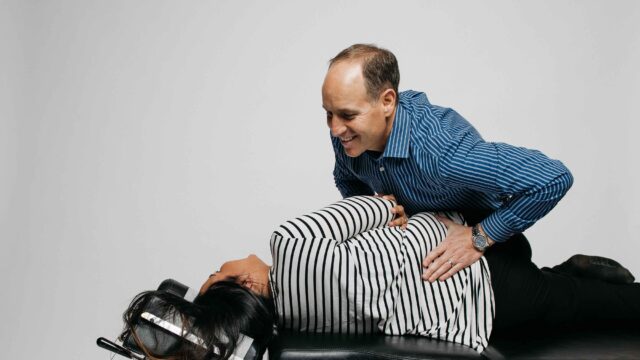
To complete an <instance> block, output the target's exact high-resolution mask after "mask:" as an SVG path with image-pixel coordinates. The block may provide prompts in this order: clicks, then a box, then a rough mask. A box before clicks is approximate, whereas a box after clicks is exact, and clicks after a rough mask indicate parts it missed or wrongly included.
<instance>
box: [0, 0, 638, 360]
mask: <svg viewBox="0 0 640 360" xmlns="http://www.w3.org/2000/svg"><path fill="white" fill-rule="evenodd" d="M638 19H640V3H639V2H634V1H550V0H545V1H540V0H535V1H524V2H517V3H516V2H511V1H491V2H482V3H479V2H475V1H464V2H461V1H448V2H445V1H415V2H412V1H404V2H393V3H392V2H372V1H348V2H347V1H317V2H313V3H311V2H300V1H279V2H266V1H232V0H228V1H192V2H188V1H173V2H169V1H158V0H149V1H124V0H116V1H87V0H76V1H71V0H62V1H8V2H7V1H2V2H1V5H0V31H1V33H0V34H1V35H0V36H1V38H0V39H1V44H2V46H0V55H1V57H0V61H1V65H2V66H1V70H0V71H1V73H0V116H1V126H2V127H1V128H0V162H1V163H0V165H1V167H0V171H1V173H0V175H1V176H0V186H1V187H0V216H1V218H0V236H1V241H2V250H0V257H1V258H0V270H1V275H0V276H2V284H3V291H2V294H3V295H2V297H1V300H0V311H2V318H3V320H4V324H3V326H2V327H0V341H1V342H2V347H1V348H2V352H3V354H2V357H3V358H7V359H32V358H40V357H44V358H49V359H107V358H108V357H109V356H108V354H107V353H106V351H103V350H100V349H98V348H97V347H96V346H95V345H94V341H95V338H96V337H98V336H101V335H107V336H110V337H112V336H114V335H116V333H117V332H118V331H119V330H120V328H121V321H120V315H121V313H122V311H123V310H124V309H125V307H126V305H127V304H128V302H129V300H130V299H131V298H132V297H133V295H134V294H136V293H137V292H139V291H141V290H144V289H150V288H155V287H156V286H157V285H158V283H159V282H160V281H161V280H162V279H165V278H168V277H173V278H176V279H179V280H181V281H183V282H186V283H188V284H191V285H193V286H199V285H200V283H201V281H203V280H204V279H205V278H206V276H207V275H208V274H209V273H210V271H211V270H212V269H215V268H216V267H217V266H218V265H219V264H221V263H222V262H223V261H225V260H228V259H232V258H236V257H243V256H246V255H247V254H249V253H250V252H253V253H256V254H258V255H259V256H261V257H262V258H265V259H268V258H269V251H268V240H269V236H270V233H271V230H272V229H273V228H274V226H276V225H277V224H278V223H279V222H280V221H282V220H284V219H286V218H288V217H291V216H295V215H298V214H300V213H302V212H305V211H310V210H315V209H317V208H319V207H321V206H324V205H326V204H328V203H330V202H332V201H334V200H336V199H338V197H339V194H338V192H337V190H336V189H335V188H334V186H333V179H332V176H331V171H332V168H333V155H332V150H331V145H330V142H329V131H328V129H327V128H326V125H325V118H324V112H323V110H322V108H321V96H320V86H321V84H322V80H323V76H324V73H325V71H326V65H327V61H328V60H329V59H330V58H331V57H332V56H334V55H335V54H336V53H337V52H338V51H340V50H341V49H343V48H344V47H346V46H348V45H350V44H352V43H355V42H371V43H376V44H378V45H380V46H383V47H387V48H389V49H390V50H392V51H393V52H394V53H395V54H396V56H397V57H398V59H399V62H400V69H401V83H400V88H401V89H415V90H421V91H425V92H427V95H428V96H429V98H430V100H431V101H432V102H433V103H435V104H438V105H443V106H450V107H453V108H454V109H456V110H457V111H458V112H460V113H461V114H462V115H463V116H465V117H466V118H467V119H469V120H470V121H471V122H472V123H473V124H474V125H475V126H476V127H477V129H478V130H479V131H480V132H481V133H482V134H483V135H484V137H485V139H487V140H491V141H503V142H508V143H512V144H516V145H521V146H527V147H531V148H536V149H539V150H542V151H543V152H545V153H546V154H547V155H549V156H551V157H553V158H557V159H561V160H562V161H563V162H564V163H565V164H566V165H567V166H568V167H569V168H570V169H571V171H572V172H573V174H574V176H575V183H574V186H573V188H572V190H571V191H570V192H569V193H568V195H567V196H566V197H565V199H564V200H562V201H561V202H560V204H559V205H558V206H557V208H556V209H555V210H554V211H552V212H551V213H550V214H549V215H548V216H547V217H546V218H545V219H543V220H541V221H540V222H539V223H538V224H536V225H535V226H534V227H533V228H532V229H530V230H529V231H527V233H526V234H527V235H528V237H529V239H530V241H531V243H532V246H533V250H534V260H535V261H536V263H538V264H539V265H541V266H544V265H554V264H556V263H559V262H561V261H563V260H564V259H566V258H567V257H569V256H570V255H572V254H574V253H577V252H582V253H587V254H602V255H606V256H610V257H613V258H615V259H617V260H619V261H620V262H622V263H623V264H624V265H626V266H627V267H628V268H629V269H630V270H632V272H634V273H635V274H636V275H638V276H640V260H638V258H637V257H638V253H639V252H640V245H639V242H638V238H639V233H640V220H638V214H639V211H638V210H639V208H638V207H639V205H638V204H639V203H640V193H639V190H638V186H637V184H639V183H640V165H639V164H638V161H637V160H636V157H637V153H638V146H637V138H638V134H639V133H640V132H639V130H640V129H639V125H638V118H639V117H640V116H639V115H640V110H638V108H637V107H636V106H635V105H637V103H638V100H640V74H639V71H638V68H637V66H638V65H637V64H640V22H638ZM633 64H636V65H633Z"/></svg>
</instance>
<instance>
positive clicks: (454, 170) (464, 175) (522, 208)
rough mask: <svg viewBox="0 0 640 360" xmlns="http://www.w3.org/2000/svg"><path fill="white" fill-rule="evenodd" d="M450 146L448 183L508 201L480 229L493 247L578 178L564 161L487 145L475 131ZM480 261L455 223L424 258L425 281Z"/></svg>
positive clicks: (444, 165) (467, 233) (445, 169)
mask: <svg viewBox="0 0 640 360" xmlns="http://www.w3.org/2000/svg"><path fill="white" fill-rule="evenodd" d="M454 115H455V116H460V115H457V114H456V113H454ZM447 136H448V135H447ZM446 143H448V144H449V146H448V147H447V148H446V149H444V151H442V152H441V153H440V158H439V170H440V174H441V176H442V177H443V179H444V181H446V182H447V183H448V184H451V186H459V187H464V188H467V189H472V190H475V191H479V192H483V193H490V194H494V195H495V196H496V197H497V199H503V205H502V206H501V207H500V208H498V209H497V210H496V211H494V212H493V213H492V214H490V215H489V216H488V217H487V218H485V219H484V220H482V222H481V223H480V225H479V227H480V230H481V232H484V234H485V235H486V236H487V237H488V238H489V243H493V242H503V241H506V240H507V239H508V238H510V237H511V236H512V235H513V234H516V233H520V232H523V231H524V230H525V229H527V228H529V227H530V226H531V225H533V224H534V223H535V222H536V221H537V220H539V219H540V218H542V217H543V216H544V215H546V214H547V213H548V212H549V211H551V209H553V207H554V206H555V205H556V204H557V203H558V201H560V199H561V198H562V197H563V196H564V195H565V194H566V192H567V191H568V190H569V188H570V187H571V185H572V184H573V176H572V175H571V173H570V172H569V170H568V169H567V168H566V167H565V166H564V165H563V164H562V163H561V162H560V161H558V160H552V159H550V158H548V157H547V156H545V155H544V154H542V153H541V152H539V151H537V150H530V149H526V148H522V147H516V146H512V145H509V144H504V143H489V142H485V141H484V140H482V138H481V137H480V136H479V135H478V134H477V132H475V130H473V129H470V130H469V131H467V132H465V133H463V134H460V135H459V136H458V137H457V138H456V137H454V136H451V138H449V139H447V141H446ZM481 256H482V252H480V251H478V250H476V249H475V248H474V247H473V245H472V242H471V228H470V227H466V226H462V225H457V224H452V225H451V226H450V227H449V234H448V235H447V238H446V239H445V241H443V243H442V244H441V245H440V246H438V248H437V249H435V250H434V251H432V252H431V253H430V254H429V255H428V256H427V258H425V261H424V263H423V265H424V266H425V267H427V266H428V268H427V269H426V271H425V273H424V278H425V279H429V280H431V281H433V280H435V279H441V280H444V279H446V278H448V277H449V276H450V275H453V274H455V273H456V272H457V271H459V270H460V269H463V268H465V267H466V266H469V265H470V264H472V263H473V262H475V261H477V260H478V259H479V258H480V257H481ZM453 264H455V265H453Z"/></svg>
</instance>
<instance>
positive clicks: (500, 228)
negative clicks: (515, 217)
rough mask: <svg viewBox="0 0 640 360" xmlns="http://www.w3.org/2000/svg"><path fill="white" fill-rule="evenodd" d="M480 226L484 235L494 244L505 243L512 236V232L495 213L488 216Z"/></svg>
mask: <svg viewBox="0 0 640 360" xmlns="http://www.w3.org/2000/svg"><path fill="white" fill-rule="evenodd" d="M480 224H481V225H482V230H484V233H485V234H487V236H488V237H489V238H490V239H491V240H493V241H495V242H505V241H507V240H508V239H509V238H510V237H512V236H513V234H514V232H513V230H511V228H509V227H508V226H507V224H506V223H505V222H504V221H503V220H502V219H500V217H499V216H498V214H496V213H493V214H491V215H489V216H488V217H487V218H486V219H484V220H482V221H481V222H480Z"/></svg>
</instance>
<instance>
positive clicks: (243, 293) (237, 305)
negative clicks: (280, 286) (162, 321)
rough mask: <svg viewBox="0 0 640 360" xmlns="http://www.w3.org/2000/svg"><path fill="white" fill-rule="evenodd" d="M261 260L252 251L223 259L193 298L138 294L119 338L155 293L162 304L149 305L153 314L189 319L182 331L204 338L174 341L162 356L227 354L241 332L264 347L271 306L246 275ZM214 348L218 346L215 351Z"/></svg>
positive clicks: (271, 325) (200, 359) (270, 329)
mask: <svg viewBox="0 0 640 360" xmlns="http://www.w3.org/2000/svg"><path fill="white" fill-rule="evenodd" d="M260 263H261V264H264V263H262V261H260V260H259V259H258V258H257V257H256V256H255V255H250V256H249V257H247V258H245V259H241V260H235V261H229V262H226V263H225V264H224V265H223V266H222V267H221V268H220V270H219V272H217V275H216V276H217V277H218V278H217V280H215V281H209V280H207V282H208V283H209V285H208V286H206V287H205V286H203V288H202V290H201V292H200V294H199V295H198V296H197V297H196V298H195V299H194V301H193V302H188V301H186V300H184V299H182V298H180V297H178V296H176V295H173V294H171V293H168V292H165V291H147V292H143V293H141V294H139V295H138V296H136V297H135V298H134V300H133V301H132V302H131V304H130V305H129V307H128V309H127V310H126V311H125V313H124V315H123V319H124V322H125V328H124V331H123V332H122V334H121V335H120V338H121V339H124V338H125V337H126V336H129V335H132V336H134V335H135V334H131V333H132V331H133V329H135V325H136V324H137V323H138V322H139V321H141V320H139V319H140V316H141V314H142V312H143V311H144V309H145V307H146V306H147V305H148V304H149V302H150V301H154V300H153V299H154V298H155V299H158V298H159V299H161V300H162V301H161V302H160V304H161V308H160V309H156V310H154V311H155V315H157V316H159V317H161V318H165V316H167V315H169V316H170V317H176V316H177V317H179V318H181V319H190V321H182V323H183V324H185V325H183V333H184V334H188V333H191V334H194V335H195V336H197V337H198V338H200V339H202V340H203V345H204V346H200V345H197V344H194V343H193V342H190V341H182V342H180V346H179V347H177V348H175V349H172V350H171V355H170V356H169V357H164V358H166V359H180V360H182V359H184V360H186V359H190V360H191V359H195V360H205V359H227V358H229V357H230V356H231V355H232V354H233V353H234V352H235V350H236V348H237V346H238V345H239V338H240V335H241V334H243V335H246V336H249V337H251V338H252V339H253V340H254V341H255V342H256V343H257V344H258V345H259V346H260V347H261V348H266V346H267V344H268V343H269V341H270V340H271V339H272V338H273V336H274V330H275V324H276V313H275V306H274V304H273V301H272V300H271V299H270V298H268V297H266V296H263V295H262V294H261V293H260V291H254V290H253V289H252V288H251V286H248V283H247V279H246V274H247V271H253V270H256V269H258V268H260V269H262V268H261V267H260ZM247 265H248V266H247ZM264 266H266V264H264ZM267 268H268V266H267ZM242 275H244V276H245V278H244V279H242V278H241V276H242ZM154 306H156V307H157V305H154ZM134 338H135V337H134ZM138 345H140V343H139V342H138ZM139 347H140V346H139ZM214 349H217V351H218V354H216V352H215V351H214ZM142 350H143V351H144V352H145V353H146V355H147V356H149V357H155V358H160V357H158V356H156V355H157V354H156V355H154V354H153V353H151V352H150V351H148V349H144V348H142Z"/></svg>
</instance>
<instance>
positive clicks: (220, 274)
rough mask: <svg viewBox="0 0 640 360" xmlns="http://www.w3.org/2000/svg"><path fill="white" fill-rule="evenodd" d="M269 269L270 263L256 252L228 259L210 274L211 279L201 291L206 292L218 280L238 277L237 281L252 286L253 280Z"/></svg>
mask: <svg viewBox="0 0 640 360" xmlns="http://www.w3.org/2000/svg"><path fill="white" fill-rule="evenodd" d="M268 271H269V265H267V264H265V263H264V261H262V260H260V258H258V257H257V256H255V255H254V254H251V255H249V256H247V257H246V258H243V259H238V260H231V261H227V262H225V263H224V264H222V266H220V268H219V269H218V270H217V271H216V272H214V273H213V274H211V276H209V279H207V281H206V282H205V284H204V285H203V286H202V289H201V292H204V291H205V290H206V289H208V288H209V287H210V286H211V285H213V284H215V283H216V282H218V281H222V280H228V279H230V278H236V281H237V282H238V283H240V284H241V285H247V287H248V288H251V285H252V283H251V281H256V278H260V277H261V276H260V275H263V274H264V273H265V272H268Z"/></svg>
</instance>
